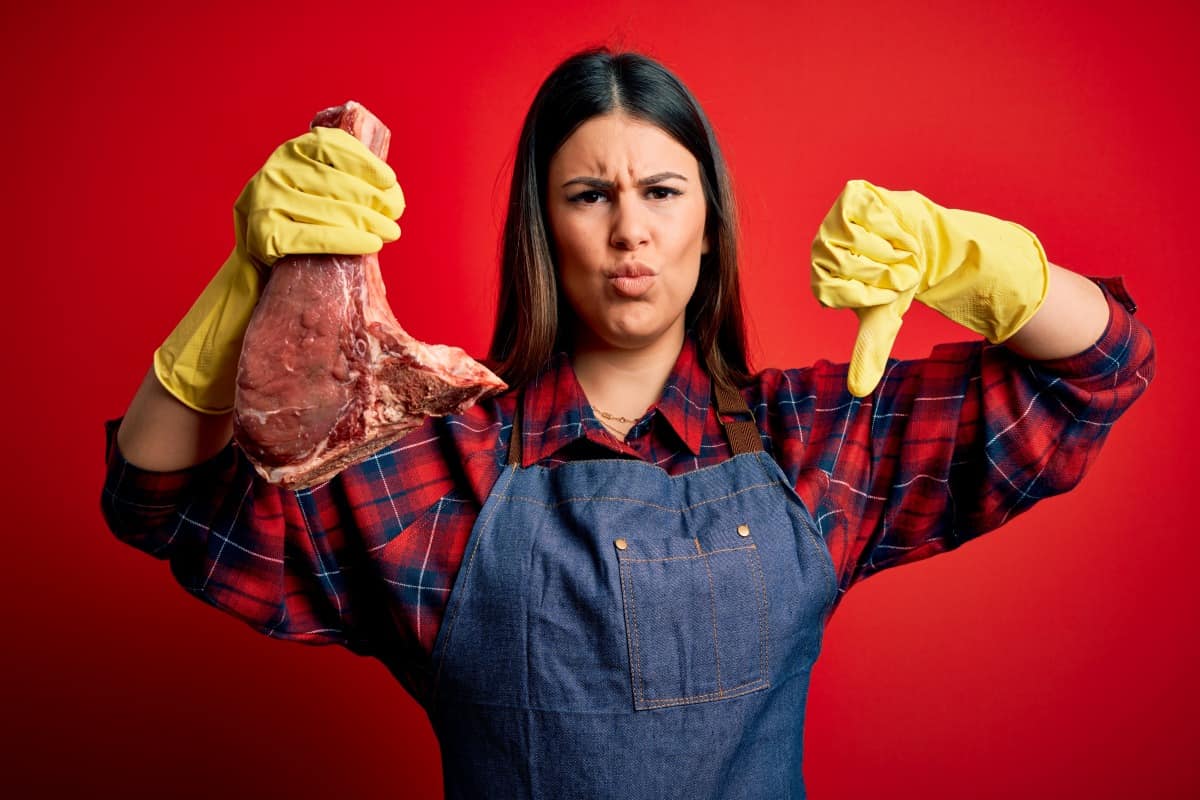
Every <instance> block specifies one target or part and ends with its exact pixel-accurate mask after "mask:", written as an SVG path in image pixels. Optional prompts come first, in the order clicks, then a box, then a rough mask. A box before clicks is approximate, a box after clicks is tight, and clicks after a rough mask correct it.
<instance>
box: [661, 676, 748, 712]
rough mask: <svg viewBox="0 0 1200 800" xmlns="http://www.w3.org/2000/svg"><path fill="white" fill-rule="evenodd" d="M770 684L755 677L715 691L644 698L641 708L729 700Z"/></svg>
mask: <svg viewBox="0 0 1200 800" xmlns="http://www.w3.org/2000/svg"><path fill="white" fill-rule="evenodd" d="M770 685H771V683H770V681H767V680H764V679H762V678H755V679H754V680H752V681H747V682H746V683H739V684H738V685H737V686H733V687H731V688H729V689H724V690H721V691H716V692H705V693H704V694H690V695H687V696H686V697H664V698H660V699H656V700H645V701H643V702H642V708H643V709H647V708H660V707H662V706H686V705H691V704H693V703H703V702H706V701H708V700H731V699H733V698H734V697H740V696H742V695H744V694H750V693H751V692H757V691H758V690H759V689H765V688H767V687H769V686H770Z"/></svg>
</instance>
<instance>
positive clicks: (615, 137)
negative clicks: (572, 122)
mask: <svg viewBox="0 0 1200 800" xmlns="http://www.w3.org/2000/svg"><path fill="white" fill-rule="evenodd" d="M665 171H672V172H678V173H680V174H682V175H685V176H686V177H688V178H689V179H698V177H699V174H700V165H699V164H698V163H697V161H696V157H695V156H693V155H692V154H691V153H690V152H689V151H688V149H687V148H686V147H684V146H683V145H681V144H680V143H679V142H677V141H676V140H675V139H673V138H672V137H671V135H670V134H668V133H667V132H666V131H664V130H663V129H662V128H659V127H658V126H657V125H654V124H653V123H650V122H644V121H642V120H639V119H634V118H633V117H630V116H627V115H625V114H621V113H613V114H604V115H602V116H599V117H592V118H591V119H589V120H588V121H587V122H584V123H583V124H582V125H580V126H579V127H578V128H576V129H575V130H574V132H572V133H571V135H570V136H568V137H567V139H566V141H564V142H563V143H562V146H561V147H560V148H559V149H558V152H557V153H555V154H554V156H553V157H552V158H551V159H550V179H551V182H553V181H554V179H555V178H557V177H574V176H576V175H588V176H594V177H602V178H611V179H614V180H615V179H618V178H621V177H630V178H633V179H634V180H636V179H637V178H638V177H640V176H644V175H653V174H656V173H659V172H665Z"/></svg>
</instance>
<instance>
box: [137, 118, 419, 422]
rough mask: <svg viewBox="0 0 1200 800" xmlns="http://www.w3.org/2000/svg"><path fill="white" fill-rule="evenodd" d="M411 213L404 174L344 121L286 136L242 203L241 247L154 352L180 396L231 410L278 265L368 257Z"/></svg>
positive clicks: (238, 221)
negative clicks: (253, 324) (255, 315)
mask: <svg viewBox="0 0 1200 800" xmlns="http://www.w3.org/2000/svg"><path fill="white" fill-rule="evenodd" d="M403 211H404V195H403V193H402V192H401V190H400V186H399V185H398V184H397V183H396V174H395V173H394V172H393V171H392V169H391V167H389V166H388V165H387V163H386V162H384V161H383V160H382V159H380V158H379V157H377V156H376V155H374V154H373V153H371V151H370V150H368V149H367V147H366V145H364V144H363V143H362V142H360V141H358V140H357V139H355V138H354V137H353V136H352V135H350V134H349V133H347V132H346V131H343V130H340V129H337V128H314V129H312V130H310V131H309V132H308V133H306V134H304V135H303V136H298V137H296V138H295V139H291V140H290V141H287V142H285V143H284V144H282V145H281V146H280V147H279V148H277V149H276V150H275V152H274V153H272V154H271V157H270V158H269V159H267V162H266V164H264V165H263V167H262V169H260V170H259V171H258V172H256V173H255V174H254V177H252V178H251V179H250V181H249V183H247V184H246V187H245V189H244V190H243V191H242V193H241V195H240V196H239V197H238V199H237V202H236V203H235V205H234V209H233V216H234V237H235V246H234V249H233V252H232V253H230V255H229V258H228V259H227V260H226V261H225V264H224V265H223V266H222V267H221V269H220V270H219V271H218V272H217V274H216V276H215V277H214V278H213V279H212V281H211V282H210V283H209V285H208V286H207V287H206V288H205V289H204V292H203V293H202V294H201V295H200V298H199V299H198V300H197V301H196V303H195V304H194V305H193V306H192V308H191V310H190V311H188V313H187V315H186V316H185V317H184V318H183V320H182V321H181V322H180V323H179V325H178V326H176V328H175V330H174V331H172V332H171V334H170V336H168V337H167V339H166V341H164V342H163V344H162V346H161V347H159V348H158V350H157V351H156V352H155V354H154V374H155V376H156V377H157V378H158V381H159V383H161V384H162V386H163V388H165V389H166V390H167V391H168V392H169V393H170V394H171V395H172V396H174V397H175V399H177V400H179V402H181V403H183V404H184V405H185V406H187V407H189V408H191V409H193V410H195V411H200V412H203V413H205V414H224V413H227V412H229V411H231V410H232V409H233V401H234V385H235V380H236V377H237V363H238V358H239V356H240V354H241V349H242V337H243V334H244V333H245V330H246V325H247V324H248V323H249V322H250V315H251V314H252V312H253V311H254V306H255V304H256V303H257V302H258V297H259V293H260V292H261V289H262V285H263V283H264V282H265V279H266V273H267V271H268V269H269V268H270V266H271V265H272V264H274V263H275V262H276V261H278V260H279V259H280V258H283V257H284V256H290V255H302V254H330V255H364V254H367V253H377V252H379V250H380V249H381V248H382V247H383V245H384V243H385V242H391V241H395V240H396V239H397V238H399V236H400V228H399V226H398V225H397V224H396V223H395V221H394V220H395V219H397V218H399V217H400V215H401V214H402V213H403Z"/></svg>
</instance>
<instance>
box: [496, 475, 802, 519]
mask: <svg viewBox="0 0 1200 800" xmlns="http://www.w3.org/2000/svg"><path fill="white" fill-rule="evenodd" d="M693 471H694V470H693ZM686 474H689V475H690V474H691V473H686ZM777 485H779V481H777V480H774V479H772V480H771V481H770V482H769V483H755V484H752V485H750V486H743V487H742V488H741V489H738V490H737V491H735V492H730V493H729V494H726V495H722V496H720V497H712V498H709V499H708V500H701V501H699V502H697V503H693V504H692V505H690V506H684V507H683V508H670V507H668V506H664V505H659V504H658V503H651V502H649V501H646V500H635V499H632V498H629V497H608V496H601V495H597V496H591V497H566V498H563V499H562V500H559V501H558V502H557V503H545V502H542V501H541V500H538V499H537V498H536V497H528V496H525V495H502V497H503V498H504V499H506V500H519V501H520V502H522V503H530V504H531V505H536V506H542V507H544V508H558V507H559V506H563V505H567V504H568V503H590V502H595V501H608V502H614V503H628V504H630V505H641V506H649V507H650V508H657V509H659V510H660V511H670V512H672V513H674V514H682V513H683V512H685V511H691V510H692V509H693V508H700V507H701V506H706V505H708V504H709V503H718V502H720V501H722V500H729V499H730V498H733V497H737V496H738V495H740V494H745V493H746V492H750V491H753V490H755V489H767V488H770V487H772V486H777Z"/></svg>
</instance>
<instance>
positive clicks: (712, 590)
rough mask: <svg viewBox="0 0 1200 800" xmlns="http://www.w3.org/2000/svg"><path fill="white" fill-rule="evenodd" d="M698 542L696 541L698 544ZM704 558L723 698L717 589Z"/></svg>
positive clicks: (715, 657) (714, 652) (719, 687)
mask: <svg viewBox="0 0 1200 800" xmlns="http://www.w3.org/2000/svg"><path fill="white" fill-rule="evenodd" d="M699 543H700V540H699V539H697V540H696V544H699ZM703 558H704V570H705V572H707V573H708V598H709V603H710V608H711V612H712V613H711V616H712V627H713V659H714V660H715V661H716V665H717V697H724V696H725V692H724V691H723V690H722V689H721V642H720V640H719V639H718V638H717V588H716V586H714V585H713V584H714V582H713V574H712V565H711V564H710V563H709V561H708V556H703Z"/></svg>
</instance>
